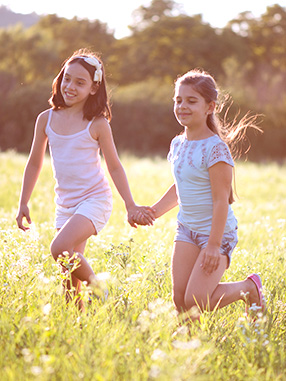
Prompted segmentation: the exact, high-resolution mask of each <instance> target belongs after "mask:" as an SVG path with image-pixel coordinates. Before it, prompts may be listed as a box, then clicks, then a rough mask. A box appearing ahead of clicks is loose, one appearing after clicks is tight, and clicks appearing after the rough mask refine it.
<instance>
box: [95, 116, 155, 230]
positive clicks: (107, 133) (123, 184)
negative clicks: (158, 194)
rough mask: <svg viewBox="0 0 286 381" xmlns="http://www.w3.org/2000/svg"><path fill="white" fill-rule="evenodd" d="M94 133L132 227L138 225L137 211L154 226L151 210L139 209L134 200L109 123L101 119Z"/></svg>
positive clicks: (146, 208) (147, 208) (147, 222)
mask: <svg viewBox="0 0 286 381" xmlns="http://www.w3.org/2000/svg"><path fill="white" fill-rule="evenodd" d="M93 131H94V133H93V137H94V138H97V139H98V141H99V144H100V147H101V150H102V153H103V155H104V158H105V161H106V165H107V168H108V171H109V173H110V176H111V178H112V180H113V182H114V185H115V186H116V189H117V190H118V193H119V194H120V196H121V197H122V199H123V201H124V203H125V207H126V210H127V213H128V222H129V223H130V225H131V226H133V227H136V224H135V222H134V221H133V216H134V215H135V214H136V212H137V211H141V212H142V213H143V214H144V219H145V221H146V224H148V225H149V224H152V223H153V220H154V219H155V218H154V216H153V212H152V210H151V208H149V207H139V206H137V205H136V204H135V202H134V200H133V197H132V194H131V190H130V187H129V184H128V180H127V176H126V173H125V170H124V168H123V166H122V164H121V162H120V159H119V157H118V153H117V150H116V147H115V144H114V140H113V136H112V132H111V128H110V126H109V124H108V123H107V121H105V120H103V119H101V120H99V121H97V126H96V128H95V129H94V130H93Z"/></svg>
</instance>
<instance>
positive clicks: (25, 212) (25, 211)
mask: <svg viewBox="0 0 286 381" xmlns="http://www.w3.org/2000/svg"><path fill="white" fill-rule="evenodd" d="M23 218H26V220H27V222H28V224H31V223H32V220H31V218H30V211H29V208H28V206H27V205H20V207H19V210H18V213H17V217H16V221H17V225H18V228H20V229H22V230H24V231H26V230H29V229H30V228H29V227H28V226H24V225H23Z"/></svg>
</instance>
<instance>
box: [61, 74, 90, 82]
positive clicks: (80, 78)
mask: <svg viewBox="0 0 286 381" xmlns="http://www.w3.org/2000/svg"><path fill="white" fill-rule="evenodd" d="M64 77H71V75H70V74H69V73H65V74H64ZM76 79H77V80H80V81H85V82H86V79H85V78H82V77H76Z"/></svg>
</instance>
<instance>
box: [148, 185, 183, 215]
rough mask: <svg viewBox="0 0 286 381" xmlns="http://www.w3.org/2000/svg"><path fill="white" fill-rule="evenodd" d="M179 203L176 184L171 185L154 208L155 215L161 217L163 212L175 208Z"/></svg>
mask: <svg viewBox="0 0 286 381" xmlns="http://www.w3.org/2000/svg"><path fill="white" fill-rule="evenodd" d="M177 205H178V196H177V192H176V186H175V184H173V185H171V186H170V188H169V189H168V190H167V191H166V192H165V193H164V194H163V196H162V197H161V198H160V200H159V201H157V202H156V203H155V204H154V205H153V206H152V208H153V209H154V210H155V217H156V218H158V217H161V216H162V215H163V214H165V213H167V212H168V211H169V210H171V209H173V208H174V207H175V206H177Z"/></svg>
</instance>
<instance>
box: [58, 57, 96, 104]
mask: <svg viewBox="0 0 286 381" xmlns="http://www.w3.org/2000/svg"><path fill="white" fill-rule="evenodd" d="M96 90H97V88H96V85H95V84H94V83H93V81H92V79H91V76H90V74H89V72H88V71H87V70H86V69H85V68H84V67H83V66H82V65H81V64H80V63H78V62H73V63H70V64H68V65H66V68H65V70H64V74H63V79H62V82H61V94H62V96H63V99H64V101H65V104H66V105H67V106H68V107H72V106H74V105H82V106H83V105H84V103H85V102H86V100H87V98H88V97H89V95H93V94H95V93H96Z"/></svg>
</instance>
